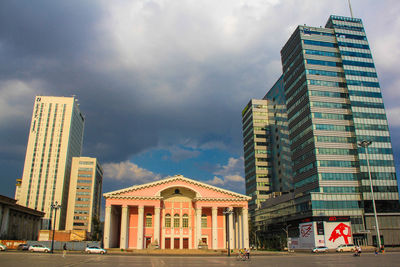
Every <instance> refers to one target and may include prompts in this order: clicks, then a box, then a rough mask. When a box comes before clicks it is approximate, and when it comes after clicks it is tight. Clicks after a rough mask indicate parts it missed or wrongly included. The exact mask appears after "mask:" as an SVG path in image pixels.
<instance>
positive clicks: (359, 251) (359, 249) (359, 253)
mask: <svg viewBox="0 0 400 267" xmlns="http://www.w3.org/2000/svg"><path fill="white" fill-rule="evenodd" d="M357 250H358V256H361V247H360V246H357Z"/></svg>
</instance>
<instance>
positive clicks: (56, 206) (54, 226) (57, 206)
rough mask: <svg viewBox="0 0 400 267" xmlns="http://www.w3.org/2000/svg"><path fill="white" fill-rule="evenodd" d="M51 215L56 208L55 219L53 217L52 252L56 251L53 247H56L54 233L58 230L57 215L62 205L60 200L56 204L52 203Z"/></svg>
mask: <svg viewBox="0 0 400 267" xmlns="http://www.w3.org/2000/svg"><path fill="white" fill-rule="evenodd" d="M50 208H51V209H50V215H51V214H52V213H53V210H54V219H53V235H52V237H51V253H53V252H54V250H53V248H54V233H55V230H56V217H57V210H58V209H59V208H61V206H60V205H59V204H58V201H56V202H55V203H54V204H51V205H50Z"/></svg>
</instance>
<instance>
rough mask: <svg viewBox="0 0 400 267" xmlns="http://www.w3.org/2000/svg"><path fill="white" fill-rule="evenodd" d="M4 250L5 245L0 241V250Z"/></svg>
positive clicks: (5, 248)
mask: <svg viewBox="0 0 400 267" xmlns="http://www.w3.org/2000/svg"><path fill="white" fill-rule="evenodd" d="M6 250H7V247H6V245H3V244H1V243H0V251H6Z"/></svg>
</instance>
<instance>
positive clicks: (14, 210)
mask: <svg viewBox="0 0 400 267" xmlns="http://www.w3.org/2000/svg"><path fill="white" fill-rule="evenodd" d="M16 202H17V200H15V199H12V198H9V197H6V196H3V195H0V239H7V240H37V238H38V233H39V229H40V222H41V219H42V217H43V216H44V212H41V211H38V210H34V209H30V208H27V207H24V206H21V205H18V204H16Z"/></svg>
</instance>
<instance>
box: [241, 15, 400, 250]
mask: <svg viewBox="0 0 400 267" xmlns="http://www.w3.org/2000/svg"><path fill="white" fill-rule="evenodd" d="M281 59H282V67H283V86H282V91H283V92H284V93H281V94H284V99H285V108H286V109H287V111H286V116H287V123H288V136H287V138H288V144H289V145H290V149H289V150H290V151H288V153H287V154H286V155H290V157H291V160H290V161H282V160H281V159H279V158H277V155H278V154H277V153H271V154H270V155H271V157H270V159H269V161H270V162H272V166H274V167H273V168H272V170H271V173H273V174H274V175H275V174H276V172H277V170H276V166H277V162H279V163H280V166H282V164H283V165H284V168H285V169H291V170H292V172H287V175H286V176H285V177H282V179H287V184H288V185H289V184H290V189H289V190H287V191H288V193H287V194H285V195H284V196H283V195H282V196H281V197H276V198H274V199H271V198H269V197H265V199H267V200H266V201H264V203H262V204H261V206H260V207H259V208H258V209H257V210H256V211H255V219H254V221H255V224H254V226H255V229H258V230H260V231H264V234H265V235H267V236H268V232H269V233H273V232H274V231H275V230H281V229H282V225H285V224H286V225H288V224H289V223H290V224H291V226H292V227H293V229H292V234H293V235H296V227H297V226H296V225H298V223H299V222H300V221H301V220H303V219H306V218H308V219H310V220H314V221H317V220H324V218H326V217H332V216H341V217H342V218H348V220H349V221H350V222H351V228H352V229H351V230H352V234H353V239H354V241H355V242H356V243H358V244H367V243H368V244H372V243H373V242H375V241H376V236H374V234H375V230H374V225H375V224H374V221H373V210H372V196H371V190H370V182H369V176H368V168H367V162H366V151H365V148H362V147H359V146H358V143H359V142H360V141H363V140H367V141H372V144H371V145H370V146H369V147H368V148H367V149H368V155H369V163H370V167H371V177H372V185H373V189H374V192H375V194H374V196H375V200H376V205H377V212H378V215H379V224H380V228H381V236H383V239H384V240H385V243H386V244H400V238H399V237H397V238H396V237H395V235H394V233H396V235H397V236H399V232H400V230H399V228H398V227H399V224H400V223H399V219H400V209H399V194H398V188H397V178H396V172H395V167H394V161H393V153H392V147H391V141H390V134H389V129H388V123H387V119H386V114H385V109H384V105H383V100H382V95H381V90H380V86H379V82H378V78H377V73H376V70H375V65H374V62H373V59H372V54H371V51H370V48H369V44H368V40H367V37H366V34H365V31H364V27H363V24H362V21H361V19H357V18H348V17H340V16H330V18H329V20H328V22H327V24H326V26H325V27H324V28H322V27H310V26H298V27H297V29H296V30H295V31H294V33H293V34H292V36H291V37H290V38H289V40H288V41H287V43H286V44H285V46H284V47H283V49H282V51H281ZM272 91H275V90H274V89H271V90H270V92H268V94H267V95H269V94H271V92H272ZM282 91H281V92H282ZM271 105H273V104H272V103H271V104H270V103H269V106H271ZM269 110H270V111H271V110H274V109H273V108H270V109H269ZM274 113H275V111H274ZM269 116H271V113H269ZM283 117H284V116H283ZM270 121H271V120H270ZM270 127H272V126H270ZM282 133H284V132H281V133H280V134H278V135H277V136H275V137H273V136H272V135H269V140H270V142H271V144H270V145H271V147H272V148H273V147H276V145H277V144H276V142H277V140H278V139H279V138H282V137H283V138H285V136H284V135H282ZM276 137H278V139H277V138H276ZM246 175H247V172H246ZM246 178H247V176H246ZM271 180H272V181H274V182H276V181H277V180H276V179H274V178H272V179H271ZM278 181H279V179H278ZM246 185H247V184H246ZM271 187H272V188H276V187H275V186H274V185H272V186H271ZM279 191H282V190H279ZM275 195H279V194H277V193H275ZM375 235H376V234H375Z"/></svg>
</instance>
